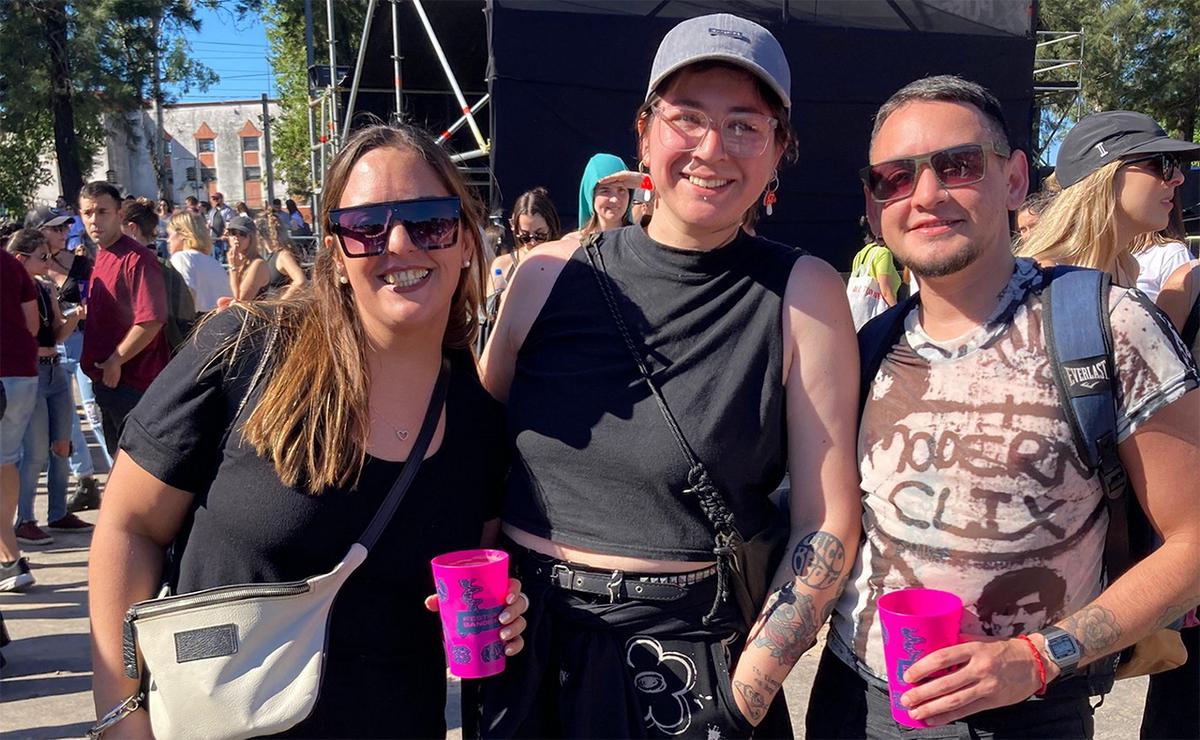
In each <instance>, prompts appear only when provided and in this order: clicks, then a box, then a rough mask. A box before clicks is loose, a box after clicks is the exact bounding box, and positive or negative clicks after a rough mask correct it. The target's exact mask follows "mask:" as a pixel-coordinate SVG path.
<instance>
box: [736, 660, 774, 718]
mask: <svg viewBox="0 0 1200 740" xmlns="http://www.w3.org/2000/svg"><path fill="white" fill-rule="evenodd" d="M780 686H781V684H780V683H779V682H778V681H776V680H775V679H773V678H771V677H770V676H764V675H763V672H762V671H761V670H759V669H758V667H757V666H756V667H754V686H751V685H750V684H748V683H746V682H744V681H736V680H735V681H734V682H733V689H734V691H736V692H738V693H739V694H741V695H742V698H743V699H744V700H745V701H746V719H748V720H750V721H751V722H754V723H756V724H757V723H758V722H759V721H760V720H762V718H763V715H765V714H766V713H767V709H768V708H769V707H770V706H771V700H772V699H773V698H774V697H775V694H777V693H779V689H780Z"/></svg>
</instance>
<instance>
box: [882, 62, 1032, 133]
mask: <svg viewBox="0 0 1200 740" xmlns="http://www.w3.org/2000/svg"><path fill="white" fill-rule="evenodd" d="M914 102H924V103H959V104H961V105H969V106H972V107H973V108H975V109H976V110H977V111H979V112H980V113H982V114H983V118H984V120H985V121H986V122H987V127H988V129H989V130H990V131H991V133H992V135H993V136H995V137H996V141H997V143H999V142H1004V143H1006V144H1008V146H1009V148H1010V149H1015V148H1016V147H1014V146H1013V143H1012V140H1011V139H1009V138H1008V127H1007V126H1006V125H1005V123H1004V110H1003V109H1002V108H1001V107H1000V101H999V100H997V99H996V96H995V95H993V94H992V93H991V92H990V91H988V89H987V88H986V87H984V86H983V85H980V84H979V83H977V82H971V81H970V80H964V79H963V78H961V77H958V76H956V75H935V76H933V77H922V78H921V79H919V80H915V81H913V82H910V83H908V84H907V85H905V86H904V87H902V88H900V89H899V90H897V91H896V92H894V93H893V94H892V97H890V98H888V99H887V101H886V102H885V103H884V104H883V105H881V106H879V110H878V111H876V113H875V126H874V127H873V128H872V129H871V142H872V143H874V141H875V137H876V136H878V135H879V129H881V128H883V123H884V121H886V120H887V119H888V116H890V115H892V114H893V113H895V112H896V111H897V110H899V109H900V108H902V107H904V106H905V105H908V104H909V103H914Z"/></svg>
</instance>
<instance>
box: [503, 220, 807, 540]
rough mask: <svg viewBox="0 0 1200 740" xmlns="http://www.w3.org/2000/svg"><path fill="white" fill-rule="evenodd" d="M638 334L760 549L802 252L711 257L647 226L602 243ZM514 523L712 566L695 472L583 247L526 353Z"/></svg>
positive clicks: (513, 422) (674, 407)
mask: <svg viewBox="0 0 1200 740" xmlns="http://www.w3.org/2000/svg"><path fill="white" fill-rule="evenodd" d="M599 250H600V252H601V254H602V255H603V257H604V262H605V264H606V266H607V270H608V273H609V275H610V276H611V277H612V279H613V280H614V282H615V283H616V285H615V289H614V292H615V294H616V300H617V302H618V304H619V305H620V308H621V311H622V315H623V317H624V320H625V323H626V325H627V326H628V327H629V329H630V331H631V332H632V334H633V335H634V340H635V342H636V343H639V344H640V346H641V348H642V350H643V351H642V357H643V360H644V361H645V362H646V364H647V365H648V367H649V369H650V372H651V373H652V374H653V376H654V379H655V381H656V382H657V383H658V385H659V387H660V388H661V389H662V392H663V395H664V396H665V397H666V399H667V404H668V406H670V408H671V411H672V413H673V414H674V416H675V418H676V419H677V420H678V422H679V425H680V427H681V429H682V430H683V434H684V437H685V438H686V439H687V441H688V443H689V444H690V445H691V447H692V449H693V450H695V451H696V454H697V455H698V457H699V458H700V459H701V460H702V461H703V462H704V464H705V465H706V466H707V467H708V469H709V471H710V473H711V475H712V477H713V479H714V482H715V483H716V485H717V487H718V488H719V489H720V490H721V491H722V492H723V493H724V494H725V498H726V500H727V502H728V504H729V508H730V510H731V511H732V513H733V515H734V519H735V521H736V523H737V526H738V528H739V530H740V531H741V533H742V534H743V535H744V536H745V537H752V536H753V535H754V534H756V533H758V532H759V531H761V530H762V529H763V528H764V527H765V526H766V525H767V524H768V523H769V521H770V519H771V517H774V516H778V510H777V509H776V508H775V507H774V506H773V505H772V504H771V503H770V501H769V500H768V498H767V496H768V495H769V494H770V493H771V491H773V490H774V489H775V488H776V486H778V485H779V483H780V481H781V480H782V479H783V475H784V472H785V470H786V467H787V444H786V441H787V430H786V418H785V416H786V415H785V403H784V389H783V383H782V379H783V348H784V344H783V323H782V321H783V320H782V315H783V294H784V291H785V290H786V288H787V283H788V278H789V276H790V275H791V271H792V266H793V265H794V264H795V262H796V260H797V259H798V258H799V257H800V256H801V255H802V254H803V252H801V251H800V250H798V249H794V248H792V247H788V246H785V245H783V244H778V243H776V242H772V241H769V240H767V239H763V238H760V237H750V236H747V235H745V234H740V235H739V236H738V237H737V238H736V239H735V240H734V241H733V242H731V243H730V244H728V245H726V246H724V247H721V248H720V249H716V250H713V251H710V252H695V251H687V250H680V249H673V248H671V247H667V246H664V245H662V244H658V243H656V242H654V241H653V240H651V239H650V238H649V237H648V236H647V235H646V232H645V231H644V230H643V229H642V228H641V227H640V226H628V227H625V228H623V229H619V230H615V231H606V232H604V233H603V234H602V235H601V240H600V242H599ZM508 435H509V440H510V441H511V443H512V445H513V449H514V451H515V457H514V460H513V467H512V472H511V475H510V478H509V489H508V495H507V496H506V498H505V508H504V520H505V521H506V522H510V523H512V524H514V525H516V526H518V527H520V528H521V529H524V530H526V531H528V532H532V533H533V534H536V535H539V536H541V537H547V538H549V539H552V540H554V541H556V542H562V543H564V544H568V545H573V546H577V547H585V548H591V549H595V550H598V551H600V552H605V553H612V554H619V555H630V556H634V557H646V558H659V559H667V560H684V561H702V560H711V559H712V558H713V554H712V551H713V532H712V528H711V526H710V525H709V523H708V520H707V519H706V518H705V516H704V513H703V511H702V510H701V509H700V507H699V505H698V503H697V501H696V500H695V497H694V496H693V497H692V498H690V499H688V500H684V499H683V498H682V496H681V493H682V492H683V490H684V489H685V488H687V474H688V464H687V463H686V461H685V459H684V457H683V454H682V452H681V451H680V450H679V448H678V446H677V445H676V443H675V440H674V437H673V436H672V435H671V432H670V430H669V428H668V427H667V423H666V421H665V420H664V419H663V416H662V414H661V413H660V412H659V409H658V406H657V404H656V403H655V401H654V398H653V396H651V395H650V392H649V390H648V388H647V386H646V383H645V382H644V381H643V380H642V377H641V374H640V373H639V372H638V369H637V366H636V365H635V364H634V361H633V358H632V356H631V355H630V353H629V349H628V348H627V347H626V345H625V342H624V340H623V339H622V338H621V335H620V333H619V332H618V330H617V327H616V324H615V322H614V320H613V318H612V316H611V314H610V312H609V309H608V306H607V304H606V302H605V300H604V297H603V294H602V293H601V292H600V289H599V286H598V284H597V282H596V278H595V275H594V273H593V271H592V268H591V266H590V265H589V264H588V261H587V256H586V254H585V252H584V250H583V249H582V248H581V249H579V250H577V251H576V252H575V254H574V255H572V257H571V259H570V261H569V262H568V263H567V264H566V266H564V268H563V270H562V273H561V274H560V275H559V277H558V279H557V280H556V282H555V284H554V287H553V288H552V289H551V291H550V294H549V296H548V297H547V299H546V303H545V305H544V306H543V308H542V310H541V312H540V313H539V314H538V317H537V319H536V320H535V321H534V323H533V325H532V326H531V327H530V329H529V333H528V335H527V337H526V339H525V341H524V343H523V344H522V346H521V350H520V352H519V353H518V356H517V360H516V364H515V370H514V375H513V381H512V386H511V389H510V391H509V398H508Z"/></svg>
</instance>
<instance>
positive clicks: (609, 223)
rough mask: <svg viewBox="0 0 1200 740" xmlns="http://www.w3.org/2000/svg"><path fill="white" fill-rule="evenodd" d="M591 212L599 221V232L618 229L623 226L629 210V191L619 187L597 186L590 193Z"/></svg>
mask: <svg viewBox="0 0 1200 740" xmlns="http://www.w3.org/2000/svg"><path fill="white" fill-rule="evenodd" d="M592 194H593V196H592V210H594V211H595V212H596V216H597V217H598V218H599V219H600V230H601V231H608V230H609V229H619V228H621V227H622V226H624V225H625V211H626V210H628V208H629V191H628V190H626V189H625V188H623V187H621V186H619V185H597V186H596V189H595V190H593V191H592Z"/></svg>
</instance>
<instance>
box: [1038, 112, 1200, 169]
mask: <svg viewBox="0 0 1200 740" xmlns="http://www.w3.org/2000/svg"><path fill="white" fill-rule="evenodd" d="M1138 154H1178V155H1180V158H1181V159H1185V160H1187V159H1195V158H1196V157H1198V156H1200V144H1196V143H1194V142H1189V141H1181V140H1179V139H1172V138H1171V137H1170V136H1167V132H1166V131H1164V130H1163V128H1162V126H1159V125H1158V124H1157V123H1155V122H1154V119H1153V118H1151V117H1150V116H1147V115H1145V114H1143V113H1135V112H1133V111H1128V110H1110V111H1105V112H1103V113H1095V114H1093V115H1090V116H1088V117H1086V118H1084V119H1083V120H1082V121H1080V122H1079V123H1077V124H1075V128H1073V129H1071V131H1070V132H1069V133H1068V134H1067V136H1066V138H1065V139H1063V143H1062V147H1061V148H1060V149H1059V150H1058V160H1057V162H1056V163H1055V167H1054V177H1055V179H1057V180H1058V183H1059V184H1060V185H1061V186H1062V187H1064V188H1069V187H1071V186H1072V185H1074V184H1075V183H1077V182H1079V181H1080V180H1082V179H1083V178H1085V177H1087V176H1088V175H1090V174H1092V173H1093V172H1095V171H1096V170H1098V169H1100V168H1101V167H1103V166H1104V165H1106V164H1108V163H1110V162H1113V161H1115V160H1118V159H1127V158H1129V157H1132V156H1134V155H1138Z"/></svg>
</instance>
